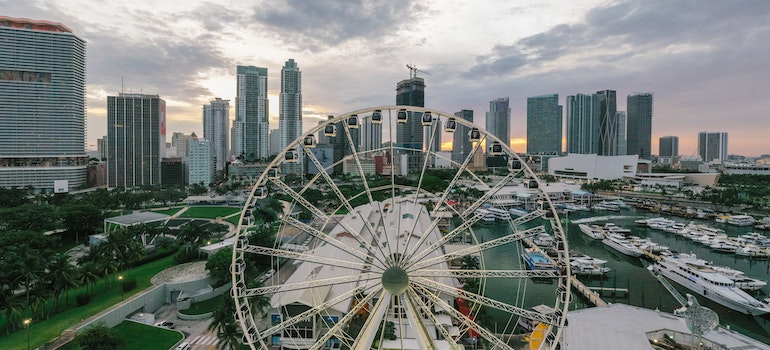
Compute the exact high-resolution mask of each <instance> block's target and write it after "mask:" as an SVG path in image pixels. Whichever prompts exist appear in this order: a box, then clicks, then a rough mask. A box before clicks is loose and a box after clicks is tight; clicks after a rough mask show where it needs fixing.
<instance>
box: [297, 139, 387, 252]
mask: <svg viewBox="0 0 770 350" xmlns="http://www.w3.org/2000/svg"><path fill="white" fill-rule="evenodd" d="M345 132H346V133H347V134H348V139H350V131H349V130H348V128H347V127H345ZM351 142H352V140H351ZM351 147H353V146H352V145H351ZM353 150H354V151H355V148H353ZM309 158H310V159H311V161H313V163H314V164H315V165H316V167H320V166H321V165H320V161H319V160H318V158H317V157H315V155H313V154H312V152H310V157H309ZM357 162H358V161H357ZM359 168H360V162H359ZM319 172H320V173H321V176H323V178H324V179H325V180H326V182H327V183H328V184H329V186H330V187H331V188H332V191H334V194H335V195H336V196H337V198H339V200H340V201H341V202H342V206H344V207H345V209H347V210H348V213H351V214H352V213H354V210H353V206H352V205H351V204H350V200H351V199H349V198H347V197H345V195H344V194H343V193H342V191H341V190H340V188H339V186H337V184H336V183H335V182H334V180H333V179H332V178H331V176H329V173H327V172H326V171H320V170H319ZM362 172H363V170H362ZM363 181H364V183H366V178H365V177H364V178H363ZM367 188H368V187H367ZM366 192H367V193H368V194H369V199H370V203H372V205H374V203H373V201H371V193H370V191H369V190H367V191H366ZM303 199H304V198H303ZM361 221H362V222H363V223H364V226H365V227H366V229H367V230H368V231H369V233H370V234H371V236H372V238H373V239H374V238H376V234H375V233H376V231H375V230H374V228H373V227H372V225H371V224H370V223H369V220H366V219H365V218H361ZM340 224H343V223H340ZM346 229H348V232H349V233H351V234H353V232H355V231H356V230H351V229H350V228H348V227H346ZM354 235H358V236H360V234H358V232H355V234H354ZM359 243H364V242H359ZM365 244H366V245H368V247H367V251H371V250H372V246H373V245H372V244H371V243H369V242H366V243H365ZM376 246H377V249H378V250H379V251H380V253H381V254H382V255H385V253H384V251H383V250H382V247H380V245H379V244H376ZM388 249H390V244H388ZM387 256H390V254H388V255H387ZM381 262H382V261H381ZM383 263H384V262H383Z"/></svg>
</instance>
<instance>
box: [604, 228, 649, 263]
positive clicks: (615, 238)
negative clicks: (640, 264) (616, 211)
mask: <svg viewBox="0 0 770 350" xmlns="http://www.w3.org/2000/svg"><path fill="white" fill-rule="evenodd" d="M602 243H604V244H605V245H607V246H609V247H610V248H612V249H615V250H617V251H619V252H621V253H623V254H626V255H629V256H633V257H639V256H641V255H642V251H641V250H640V249H639V248H638V247H637V246H635V245H633V244H631V242H629V241H628V240H627V239H626V237H624V236H623V235H621V234H618V233H613V234H610V235H608V236H607V238H605V239H604V240H602Z"/></svg>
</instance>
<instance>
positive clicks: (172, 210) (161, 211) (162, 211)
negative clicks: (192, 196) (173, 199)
mask: <svg viewBox="0 0 770 350" xmlns="http://www.w3.org/2000/svg"><path fill="white" fill-rule="evenodd" d="M182 208H184V207H173V208H168V209H153V210H150V211H151V212H153V213H158V214H166V215H170V216H174V214H176V213H177V212H178V211H180V210H182Z"/></svg>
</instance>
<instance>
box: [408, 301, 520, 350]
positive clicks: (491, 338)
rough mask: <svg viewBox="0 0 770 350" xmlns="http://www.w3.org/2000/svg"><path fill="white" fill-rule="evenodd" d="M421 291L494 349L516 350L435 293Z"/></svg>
mask: <svg viewBox="0 0 770 350" xmlns="http://www.w3.org/2000/svg"><path fill="white" fill-rule="evenodd" d="M420 289H421V290H423V293H421V294H422V295H425V296H427V297H428V299H430V300H432V301H433V303H434V304H435V305H437V306H440V307H441V308H442V309H443V310H444V311H446V312H447V313H448V314H449V315H450V316H452V317H453V318H454V319H455V320H457V321H458V322H459V323H460V324H461V325H463V326H464V327H465V328H466V329H467V330H473V331H474V332H476V333H478V334H479V335H480V336H481V337H482V338H484V339H485V340H486V341H487V342H489V343H491V345H493V346H494V347H493V348H494V349H498V348H500V349H508V350H514V349H513V348H512V347H511V346H509V345H508V344H507V343H506V342H505V341H503V340H502V339H500V338H498V337H497V336H495V335H494V334H493V333H492V332H490V331H488V330H487V329H486V328H484V327H482V326H481V325H479V324H478V323H476V321H474V320H473V319H471V318H470V317H468V316H466V315H464V314H463V313H461V312H460V311H457V310H456V309H455V308H454V307H453V306H451V305H449V304H447V303H446V302H445V301H444V300H442V299H441V298H439V297H437V296H436V295H434V294H433V293H430V292H429V291H428V290H426V289H425V288H424V287H421V288H420ZM452 295H457V290H455V291H454V292H453V294H452Z"/></svg>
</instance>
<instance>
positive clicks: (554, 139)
mask: <svg viewBox="0 0 770 350" xmlns="http://www.w3.org/2000/svg"><path fill="white" fill-rule="evenodd" d="M561 121H562V106H560V105H559V95H558V94H551V95H543V96H535V97H528V98H527V153H528V154H559V153H561V130H562V127H561V126H562V123H561Z"/></svg>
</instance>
